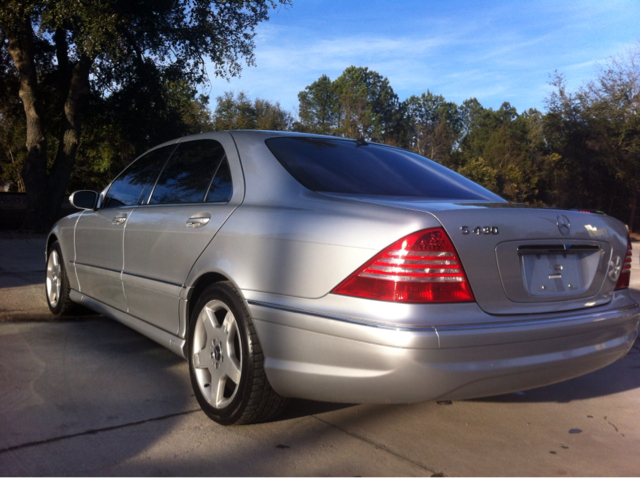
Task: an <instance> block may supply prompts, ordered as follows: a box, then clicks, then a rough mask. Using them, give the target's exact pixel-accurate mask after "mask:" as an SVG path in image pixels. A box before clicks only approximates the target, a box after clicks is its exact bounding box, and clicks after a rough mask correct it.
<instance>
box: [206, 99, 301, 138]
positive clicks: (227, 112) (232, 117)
mask: <svg viewBox="0 0 640 478" xmlns="http://www.w3.org/2000/svg"><path fill="white" fill-rule="evenodd" d="M217 103H218V104H217V106H216V109H215V111H214V113H213V128H214V129H215V130H218V131H224V130H231V129H261V130H272V131H287V130H290V129H291V128H292V124H293V117H292V115H291V113H289V112H287V111H285V110H283V109H282V108H281V107H280V104H279V103H277V102H276V103H271V102H270V101H268V100H263V99H260V98H256V99H255V100H254V101H251V100H250V99H249V97H248V96H247V95H246V94H245V93H243V92H240V93H239V94H238V96H235V95H234V94H233V93H231V92H227V93H224V94H223V95H222V96H219V97H218V98H217Z"/></svg>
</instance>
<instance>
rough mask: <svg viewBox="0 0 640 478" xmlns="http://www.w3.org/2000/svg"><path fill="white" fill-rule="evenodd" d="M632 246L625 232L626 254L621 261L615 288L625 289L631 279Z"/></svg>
mask: <svg viewBox="0 0 640 478" xmlns="http://www.w3.org/2000/svg"><path fill="white" fill-rule="evenodd" d="M631 251H632V248H631V238H630V237H629V235H628V234H627V255H626V256H625V258H624V262H623V263H622V269H621V270H620V276H618V283H617V284H616V290H617V289H627V288H628V287H629V281H630V280H631V260H632V257H633V256H632V252H631Z"/></svg>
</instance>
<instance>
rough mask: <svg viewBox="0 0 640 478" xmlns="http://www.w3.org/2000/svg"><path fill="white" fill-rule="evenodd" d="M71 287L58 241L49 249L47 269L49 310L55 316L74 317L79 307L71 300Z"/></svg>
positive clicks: (46, 291) (46, 280)
mask: <svg viewBox="0 0 640 478" xmlns="http://www.w3.org/2000/svg"><path fill="white" fill-rule="evenodd" d="M70 292H71V286H70V285H69V279H68V277H67V270H66V268H65V266H64V260H63V257H62V250H61V249H60V244H59V243H58V242H57V241H56V242H54V243H53V244H51V247H49V252H48V253H47V269H46V278H45V293H46V296H47V304H48V305H49V310H51V312H52V313H53V314H54V315H58V316H63V315H73V314H75V313H76V312H77V311H78V309H79V306H78V304H76V303H75V302H73V301H72V300H71V297H70V295H69V294H70Z"/></svg>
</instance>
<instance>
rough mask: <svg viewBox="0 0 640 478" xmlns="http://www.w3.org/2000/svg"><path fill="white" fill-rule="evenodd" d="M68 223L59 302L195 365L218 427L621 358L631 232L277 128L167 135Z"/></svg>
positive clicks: (557, 372) (398, 153)
mask: <svg viewBox="0 0 640 478" xmlns="http://www.w3.org/2000/svg"><path fill="white" fill-rule="evenodd" d="M70 199H71V203H72V204H73V205H74V206H75V207H77V208H79V209H81V211H80V212H78V213H76V214H73V215H71V216H68V217H66V218H63V219H61V220H60V221H58V223H57V224H56V225H55V226H54V227H53V229H52V231H51V233H50V235H49V238H48V241H47V246H46V258H47V272H46V274H47V276H46V293H47V300H48V303H49V306H50V308H51V311H52V312H53V313H54V314H67V313H71V311H72V309H73V308H74V306H76V305H78V304H81V305H83V306H86V307H89V308H91V309H93V310H95V311H98V312H100V313H103V314H104V315H106V316H108V317H112V318H113V319H116V320H118V321H120V322H122V323H124V324H126V325H128V326H130V327H132V328H133V329H135V330H137V331H139V332H141V333H142V334H144V335H146V336H148V337H150V338H151V339H153V340H155V341H156V342H158V343H160V344H162V345H164V346H165V347H168V348H169V349H171V350H172V351H174V352H175V353H176V354H178V355H180V356H181V357H183V358H185V359H186V360H188V362H189V371H190V376H191V382H192V385H193V390H194V393H195V396H196V398H197V400H198V402H199V403H200V405H201V407H202V409H203V410H204V411H205V413H206V414H207V415H208V416H209V417H210V418H212V419H213V420H216V421H217V422H219V423H222V424H233V423H250V422H256V421H264V420H269V419H271V418H273V417H275V416H276V415H277V414H278V413H279V412H280V411H281V410H282V409H283V407H284V406H285V404H286V402H287V399H289V398H305V399H312V400H319V401H329V402H343V403H362V402H369V403H408V402H418V401H426V400H454V399H465V398H476V397H483V396H489V395H496V394H503V393H508V392H514V391H519V390H523V389H528V388H533V387H539V386H542V385H546V384H550V383H554V382H558V381H562V380H566V379H569V378H572V377H575V376H578V375H581V374H585V373H587V372H590V371H592V370H596V369H598V368H601V367H604V366H605V365H607V364H609V363H611V362H613V361H615V360H616V359H618V358H620V357H622V356H624V355H625V354H626V353H627V351H628V350H629V348H630V347H631V346H632V344H633V342H634V340H635V338H636V336H637V328H638V320H639V316H640V308H639V306H638V304H636V303H635V302H634V300H633V299H632V298H631V296H630V294H629V290H628V285H629V276H630V263H631V242H630V240H629V236H628V233H627V230H626V228H625V226H624V224H622V223H621V222H619V221H618V220H616V219H614V218H612V217H610V216H607V215H604V214H598V213H590V212H581V211H576V210H557V209H551V208H540V207H527V206H524V205H521V204H513V203H510V202H507V201H505V200H503V199H502V198H500V197H499V196H497V195H495V194H493V193H492V192H490V191H488V190H486V189H484V188H483V187H481V186H479V185H478V184H476V183H474V182H472V181H470V180H468V179H466V178H464V177H462V176H460V175H459V174H457V173H455V172H453V171H451V170H449V169H447V168H445V167H443V166H441V165H439V164H438V163H436V162H433V161H430V160H428V159H426V158H424V157H422V156H419V155H416V154H414V153H411V152H408V151H405V150H402V149H398V148H394V147H390V146H386V145H382V144H375V143H370V142H367V141H365V140H362V139H360V140H351V139H344V138H337V137H328V136H317V135H307V134H296V133H283V132H265V131H228V132H215V133H205V134H201V135H196V136H189V137H184V138H180V139H177V140H174V141H169V142H167V143H164V144H161V145H159V146H157V147H155V148H153V149H151V150H150V151H148V152H147V153H145V154H143V155H142V156H140V157H139V158H137V159H136V160H135V161H133V162H132V163H131V164H130V165H129V166H128V167H127V168H126V169H125V170H124V171H123V172H122V173H121V174H120V175H119V176H117V177H116V178H115V179H114V180H113V182H111V184H109V185H108V186H107V187H106V188H105V189H104V190H103V191H102V192H100V193H97V192H93V191H78V192H75V193H74V194H72V195H71V198H70Z"/></svg>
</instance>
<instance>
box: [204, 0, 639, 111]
mask: <svg viewBox="0 0 640 478" xmlns="http://www.w3.org/2000/svg"><path fill="white" fill-rule="evenodd" d="M270 17H271V18H270V20H269V21H268V22H264V23H262V24H260V25H259V26H258V27H257V29H256V33H257V36H256V49H255V60H256V66H255V67H246V66H245V67H244V69H243V71H242V76H241V77H240V78H232V79H231V80H230V81H228V82H227V81H226V80H224V79H220V78H214V77H212V78H211V84H210V85H209V86H208V87H206V88H204V89H203V90H202V91H203V92H204V93H206V94H209V95H210V96H211V100H212V101H211V107H212V108H213V107H215V98H216V97H217V96H219V95H221V94H222V93H223V92H225V91H232V92H235V93H238V92H240V91H244V92H245V93H247V94H248V95H249V96H250V97H251V98H257V97H258V98H263V99H267V100H271V101H278V102H279V103H280V105H281V106H282V107H283V108H284V109H286V110H289V111H291V112H293V113H297V110H298V100H297V96H298V93H299V92H300V91H302V90H303V89H304V88H305V87H306V86H308V85H310V84H311V83H313V82H314V81H315V80H317V79H318V78H319V77H320V76H321V75H323V74H326V75H328V76H329V77H330V78H331V79H332V80H333V79H335V78H337V77H338V76H340V74H341V73H342V72H343V71H344V69H345V68H347V67H348V66H350V65H355V66H363V67H364V66H366V67H369V68H370V69H371V70H374V71H377V72H378V73H380V74H381V75H383V76H385V77H387V78H388V79H389V82H390V84H391V86H392V87H393V89H394V91H395V92H396V94H398V96H399V97H400V99H401V100H403V99H405V98H408V97H409V96H411V95H420V94H421V93H424V92H426V91H427V90H430V91H431V92H433V93H435V94H439V95H443V96H444V97H445V98H446V99H447V100H448V101H454V102H456V103H458V104H460V103H462V102H463V101H464V100H465V99H468V98H473V97H475V98H477V99H478V100H479V101H480V103H481V104H482V105H484V106H485V107H491V108H499V107H500V105H501V104H502V103H503V102H504V101H508V102H510V103H511V104H512V105H513V106H515V107H516V108H517V109H518V112H522V111H524V110H526V109H528V108H538V109H539V110H544V98H545V97H546V96H547V95H548V94H549V92H550V90H551V87H550V86H549V85H548V81H549V76H550V75H551V74H552V73H553V72H554V70H558V72H560V73H563V74H564V75H565V77H566V78H567V81H568V85H569V88H570V89H575V88H577V87H579V86H580V85H582V84H583V83H584V82H585V81H587V80H590V79H593V78H594V77H595V75H596V74H597V65H598V63H599V64H603V63H605V62H606V61H607V59H608V58H609V57H611V56H615V55H619V54H622V53H624V51H625V50H627V49H629V48H632V47H636V46H638V45H640V44H639V43H638V42H639V41H640V1H637V0H599V1H591V0H582V1H572V0H557V1H551V0H541V1H535V2H534V1H515V0H514V1H506V0H502V1H480V0H478V1H457V0H450V1H446V0H429V1H427V0H422V1H420V0H386V1H382V0H293V5H292V6H290V7H286V8H285V7H279V8H278V9H277V10H273V11H272V12H271V15H270Z"/></svg>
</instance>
